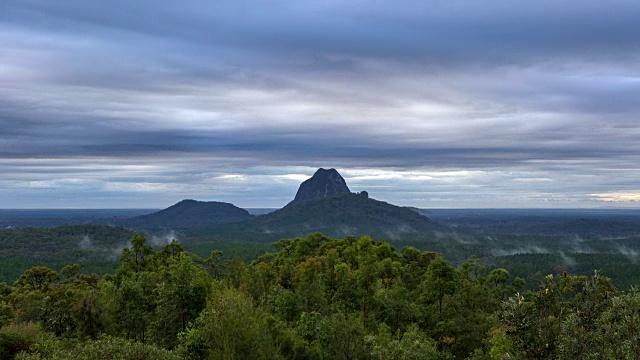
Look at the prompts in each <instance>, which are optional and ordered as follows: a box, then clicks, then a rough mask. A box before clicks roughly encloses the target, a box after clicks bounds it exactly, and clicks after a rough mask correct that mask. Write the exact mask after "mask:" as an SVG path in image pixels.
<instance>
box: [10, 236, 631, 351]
mask: <svg viewBox="0 0 640 360" xmlns="http://www.w3.org/2000/svg"><path fill="white" fill-rule="evenodd" d="M274 249H275V252H272V253H263V254H261V255H259V256H258V257H257V258H255V259H254V260H253V261H252V262H251V263H249V264H247V263H245V262H244V261H242V260H240V259H226V260H225V259H224V258H223V257H222V256H221V255H222V254H221V253H220V252H219V251H212V252H211V253H210V255H209V256H207V257H199V256H197V255H194V254H190V253H188V252H187V251H185V250H184V249H183V247H182V245H181V244H179V243H178V242H176V241H173V242H171V243H170V244H167V245H165V246H163V247H161V248H159V249H154V248H153V247H152V246H150V245H149V243H148V242H147V239H146V238H144V237H143V236H140V235H137V234H135V235H133V236H132V237H131V241H130V244H129V246H128V247H127V248H125V249H123V250H122V252H121V255H120V262H119V264H118V267H117V269H116V270H115V272H113V273H112V274H109V275H105V276H102V277H100V276H97V275H87V274H83V273H82V267H80V266H78V265H74V264H70V265H68V266H65V267H63V268H61V269H60V271H55V270H54V269H51V268H48V267H45V266H36V267H32V268H30V269H28V270H27V271H25V272H24V273H22V275H21V276H20V277H19V278H18V279H17V280H16V281H15V282H14V283H13V284H12V285H7V284H0V358H2V359H21V360H36V359H38V360H41V359H42V360H44V359H113V358H117V359H454V358H456V359H475V360H478V359H505V358H510V359H589V358H602V359H618V358H621V359H633V358H638V357H640V343H639V340H638V339H640V337H639V335H640V333H639V331H640V330H639V329H640V327H639V326H638V324H640V314H639V313H638V311H637V309H638V308H639V307H640V292H639V291H636V290H635V289H632V290H631V291H629V292H627V293H624V292H621V291H619V290H618V289H617V288H616V287H614V286H613V285H612V283H611V280H610V279H609V278H607V277H604V276H602V275H601V274H600V273H595V274H593V275H591V276H572V275H568V274H567V273H566V272H561V273H558V274H553V275H546V276H544V277H543V278H542V280H541V282H540V285H539V286H538V287H537V288H536V290H535V291H526V290H523V289H524V287H525V281H524V280H523V279H522V278H520V277H517V276H514V275H513V274H512V273H510V272H509V271H508V270H506V269H504V268H492V267H487V266H485V265H484V264H483V262H482V260H481V259H479V258H475V257H471V258H469V259H467V260H466V261H464V262H463V263H462V264H461V265H460V266H454V265H452V264H451V263H450V262H449V261H448V260H447V259H446V258H445V257H443V256H442V255H441V254H438V253H435V252H430V251H421V250H419V249H417V248H415V247H412V246H407V247H404V248H403V249H402V250H401V251H397V250H396V249H395V248H394V247H393V246H392V245H391V244H389V243H387V242H384V241H374V240H373V239H371V238H370V237H366V236H365V237H361V238H356V237H346V238H344V239H331V238H328V237H326V236H324V235H322V234H319V233H316V234H312V235H308V236H306V237H304V238H293V239H285V240H281V241H279V242H277V243H275V244H274ZM594 349H597V351H594Z"/></svg>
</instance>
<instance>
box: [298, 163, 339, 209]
mask: <svg viewBox="0 0 640 360" xmlns="http://www.w3.org/2000/svg"><path fill="white" fill-rule="evenodd" d="M350 192H351V191H350V190H349V187H348V186H347V183H346V182H345V181H344V178H343V177H342V176H341V175H340V174H339V173H338V171H336V169H328V170H327V169H322V168H320V169H318V171H316V173H315V174H313V176H312V177H311V178H309V179H307V180H305V181H304V182H303V183H302V184H300V187H299V188H298V192H297V193H296V197H295V198H294V199H293V201H292V202H291V203H290V204H297V203H301V202H305V201H309V200H313V199H318V198H323V197H328V196H334V195H338V194H344V193H350Z"/></svg>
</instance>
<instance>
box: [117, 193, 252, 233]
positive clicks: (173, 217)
mask: <svg viewBox="0 0 640 360" xmlns="http://www.w3.org/2000/svg"><path fill="white" fill-rule="evenodd" d="M252 218H253V216H252V215H251V214H249V212H248V211H246V210H244V209H241V208H239V207H237V206H235V205H233V204H229V203H224V202H217V201H196V200H182V201H180V202H179V203H177V204H175V205H173V206H170V207H168V208H166V209H164V210H160V211H158V212H155V213H152V214H148V215H142V216H136V217H133V218H131V219H128V220H126V221H125V224H126V225H127V226H129V227H133V228H142V229H157V228H165V229H166V228H186V227H193V226H206V225H215V224H223V223H232V222H238V221H243V220H248V219H252Z"/></svg>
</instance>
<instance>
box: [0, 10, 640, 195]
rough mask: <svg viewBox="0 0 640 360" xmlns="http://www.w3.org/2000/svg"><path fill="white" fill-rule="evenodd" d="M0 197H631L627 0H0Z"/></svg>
mask: <svg viewBox="0 0 640 360" xmlns="http://www.w3.org/2000/svg"><path fill="white" fill-rule="evenodd" d="M0 13H1V14H2V15H1V16H0V34H1V35H0V53H1V54H2V56H1V57H0V84H2V85H1V86H0V126H2V129H3V131H2V133H1V134H0V170H2V177H1V179H0V208H62V207H64V208H164V207H166V206H168V205H170V204H173V203H176V202H178V201H179V200H182V199H185V198H194V199H199V200H215V201H224V202H231V203H234V204H235V205H238V206H241V207H281V206H283V205H285V204H286V203H287V202H288V201H290V199H291V198H292V197H293V195H294V194H293V192H292V191H293V189H295V185H296V184H297V183H299V182H300V181H301V180H303V179H306V178H308V177H309V176H310V175H311V174H312V173H313V172H314V171H315V169H316V168H318V167H321V166H324V167H336V168H338V169H339V170H340V171H341V173H342V175H343V176H344V177H345V178H346V180H347V181H348V182H349V184H350V185H351V187H352V190H353V191H356V192H357V191H361V190H364V189H366V190H367V191H369V192H370V193H371V195H372V196H374V197H375V198H377V199H380V200H384V201H388V202H393V203H396V204H402V205H406V206H416V207H449V208H460V207H555V208H575V207H600V206H634V205H635V204H636V201H637V200H638V199H640V193H639V191H640V190H639V189H638V185H637V184H638V183H640V178H639V177H640V175H638V174H639V172H638V171H637V164H638V160H639V159H638V157H639V156H638V155H639V152H638V146H639V145H638V144H640V141H638V134H639V130H640V129H639V124H638V121H637V119H638V117H639V116H638V115H640V114H639V112H640V108H639V107H638V102H637V99H638V98H639V95H640V82H638V78H639V76H640V75H639V74H640V71H639V70H640V69H639V65H638V64H640V62H639V61H638V57H639V56H638V54H639V52H638V51H639V46H640V43H639V42H638V41H637V34H638V33H640V25H639V24H640V5H639V4H637V3H636V2H631V1H613V2H599V1H579V2H578V1H565V2H557V1H547V0H544V1H537V2H532V3H521V2H506V1H498V0H491V1H483V2H474V1H455V2H442V1H426V2H425V1H403V2H401V3H395V2H394V3H391V2H380V1H377V2H371V1H355V2H354V1H351V2H348V3H344V2H325V1H305V2H302V3H301V2H290V1H282V2H276V3H269V4H268V5H267V4H266V3H265V2H262V1H241V2H225V1H223V2H215V3H210V2H204V1H195V2H189V3H188V4H185V3H183V2H173V1H147V0H142V1H136V2H129V1H115V2H110V3H109V6H105V5H104V4H100V3H87V2H85V1H65V2H51V1H43V0H34V1H14V0H7V1H3V2H2V4H1V5H0Z"/></svg>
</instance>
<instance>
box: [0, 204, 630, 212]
mask: <svg viewBox="0 0 640 360" xmlns="http://www.w3.org/2000/svg"><path fill="white" fill-rule="evenodd" d="M233 205H234V206H237V207H239V208H241V209H282V208H283V207H284V206H286V205H284V206H281V207H273V206H244V207H243V206H238V205H235V204H233ZM392 205H396V206H400V207H407V208H416V209H420V210H640V206H638V207H632V206H603V207H418V206H405V205H397V204H392ZM169 206H172V205H169ZM169 206H167V207H169ZM167 207H163V208H161V207H148V208H147V207H141V208H126V207H105V208H94V207H86V208H84V207H68V208H64V207H60V208H56V207H42V208H2V207H0V211H29V210H31V211H35V210H163V209H166V208H167Z"/></svg>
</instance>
